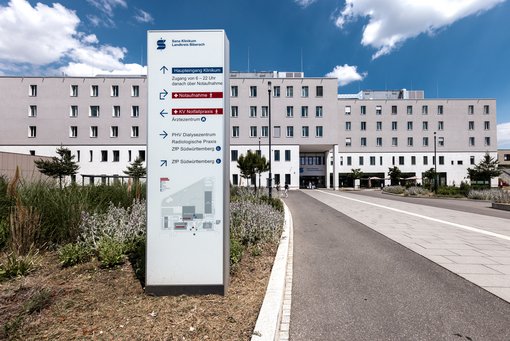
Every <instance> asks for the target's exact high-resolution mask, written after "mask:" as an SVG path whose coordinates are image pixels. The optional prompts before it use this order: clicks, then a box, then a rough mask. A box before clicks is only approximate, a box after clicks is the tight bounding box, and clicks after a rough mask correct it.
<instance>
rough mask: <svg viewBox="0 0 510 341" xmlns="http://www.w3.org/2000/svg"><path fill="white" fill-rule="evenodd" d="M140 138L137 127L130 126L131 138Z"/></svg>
mask: <svg viewBox="0 0 510 341" xmlns="http://www.w3.org/2000/svg"><path fill="white" fill-rule="evenodd" d="M139 136H140V130H139V129H138V126H132V127H131V137H139Z"/></svg>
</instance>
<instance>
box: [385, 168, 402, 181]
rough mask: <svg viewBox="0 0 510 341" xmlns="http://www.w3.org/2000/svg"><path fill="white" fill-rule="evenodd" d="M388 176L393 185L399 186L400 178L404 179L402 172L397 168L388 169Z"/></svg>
mask: <svg viewBox="0 0 510 341" xmlns="http://www.w3.org/2000/svg"><path fill="white" fill-rule="evenodd" d="M388 176H389V177H390V179H391V184H392V185H395V184H397V185H398V183H399V181H400V178H401V177H402V171H401V170H400V169H399V168H398V167H397V166H394V167H390V168H388Z"/></svg>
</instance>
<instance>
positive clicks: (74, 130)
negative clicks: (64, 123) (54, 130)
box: [69, 126, 78, 137]
mask: <svg viewBox="0 0 510 341" xmlns="http://www.w3.org/2000/svg"><path fill="white" fill-rule="evenodd" d="M69 137H78V127H77V126H71V127H70V128H69Z"/></svg>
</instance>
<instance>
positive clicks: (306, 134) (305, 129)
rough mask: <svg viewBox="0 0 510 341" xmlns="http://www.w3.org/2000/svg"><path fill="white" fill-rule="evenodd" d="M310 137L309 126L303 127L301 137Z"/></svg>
mask: <svg viewBox="0 0 510 341" xmlns="http://www.w3.org/2000/svg"><path fill="white" fill-rule="evenodd" d="M309 135H310V132H309V129H308V126H303V127H301V136H303V137H308V136H309Z"/></svg>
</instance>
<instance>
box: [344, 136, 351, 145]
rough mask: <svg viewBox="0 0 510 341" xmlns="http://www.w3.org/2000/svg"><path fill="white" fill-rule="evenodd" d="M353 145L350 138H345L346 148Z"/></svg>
mask: <svg viewBox="0 0 510 341" xmlns="http://www.w3.org/2000/svg"><path fill="white" fill-rule="evenodd" d="M351 145H352V140H351V138H350V137H346V138H345V146H346V147H350V146H351Z"/></svg>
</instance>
